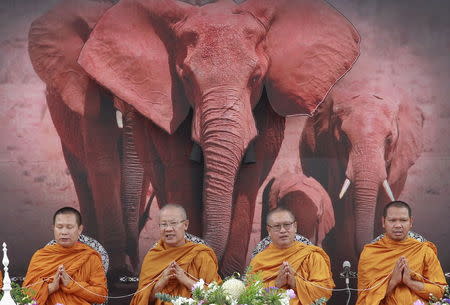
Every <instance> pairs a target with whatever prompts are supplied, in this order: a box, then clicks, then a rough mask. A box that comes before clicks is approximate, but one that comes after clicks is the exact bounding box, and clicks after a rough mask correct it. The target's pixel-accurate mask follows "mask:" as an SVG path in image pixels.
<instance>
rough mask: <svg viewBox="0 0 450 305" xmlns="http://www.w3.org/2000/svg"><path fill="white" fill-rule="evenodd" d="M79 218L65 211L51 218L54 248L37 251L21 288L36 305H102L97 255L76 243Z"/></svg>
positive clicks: (101, 273) (101, 276) (102, 284)
mask: <svg viewBox="0 0 450 305" xmlns="http://www.w3.org/2000/svg"><path fill="white" fill-rule="evenodd" d="M82 230H83V225H82V220H81V214H80V212H78V211H77V210H76V209H74V208H71V207H64V208H62V209H59V210H58V211H56V213H55V214H54V216H53V233H54V235H55V240H56V244H54V245H49V246H45V247H44V248H42V249H40V250H38V251H36V253H34V255H33V257H32V258H31V262H30V265H29V266H28V271H27V275H26V276H25V281H24V282H23V286H24V287H27V286H30V289H31V290H32V291H33V292H34V293H33V294H32V295H31V297H33V298H34V299H35V300H36V301H37V302H38V304H39V305H45V304H47V305H55V304H58V303H60V304H65V305H67V304H70V305H87V304H93V303H99V304H100V303H103V302H105V300H106V296H107V295H108V290H107V288H106V277H105V270H104V269H103V266H102V261H101V258H100V255H99V254H98V253H97V251H95V250H94V249H92V248H91V247H89V246H87V245H85V244H83V243H80V242H78V238H79V236H80V234H81V232H82Z"/></svg>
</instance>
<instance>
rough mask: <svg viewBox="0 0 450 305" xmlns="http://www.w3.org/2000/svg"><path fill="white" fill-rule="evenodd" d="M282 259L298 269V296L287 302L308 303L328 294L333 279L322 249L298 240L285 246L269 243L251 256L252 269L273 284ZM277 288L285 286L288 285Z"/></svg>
mask: <svg viewBox="0 0 450 305" xmlns="http://www.w3.org/2000/svg"><path fill="white" fill-rule="evenodd" d="M283 262H288V263H289V265H290V266H291V268H292V269H293V270H294V271H295V272H296V273H297V274H296V275H295V289H294V290H295V294H296V295H297V297H296V298H294V299H291V301H290V305H310V304H311V303H313V302H314V301H315V300H317V299H320V298H322V297H325V298H327V299H329V298H330V296H331V294H332V289H333V287H334V282H333V276H332V274H331V271H330V270H331V265H330V258H329V257H328V255H327V254H326V253H325V251H323V250H322V249H321V248H319V247H316V246H311V245H306V244H304V243H301V242H298V241H294V242H293V244H292V245H291V246H290V247H289V248H286V249H280V248H277V247H276V246H275V245H274V244H273V243H271V244H270V245H269V246H268V247H267V248H266V249H264V250H263V251H261V252H260V253H258V254H257V255H255V257H254V258H253V259H252V260H251V262H250V267H251V272H252V273H258V272H261V273H262V278H263V281H264V285H265V286H266V287H271V286H275V279H276V277H277V276H278V272H279V270H280V266H281V264H282V263H283ZM305 280H306V281H308V282H311V283H313V285H312V284H310V283H307V282H305ZM314 285H317V286H321V287H324V288H327V289H322V288H319V287H317V286H314ZM278 288H284V289H288V287H287V286H286V287H278Z"/></svg>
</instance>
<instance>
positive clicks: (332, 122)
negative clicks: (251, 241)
mask: <svg viewBox="0 0 450 305" xmlns="http://www.w3.org/2000/svg"><path fill="white" fill-rule="evenodd" d="M359 63H360V62H358V63H357V64H356V65H355V66H354V68H353V69H352V71H350V72H349V73H348V74H347V75H346V76H345V77H344V78H343V79H342V80H340V81H339V83H337V84H336V86H335V87H334V88H333V89H332V90H331V92H330V94H329V95H328V96H327V98H326V100H325V102H324V103H322V104H321V106H320V108H319V110H318V113H317V115H316V116H315V117H313V118H309V119H308V121H307V123H306V125H305V128H304V129H303V133H302V140H301V144H300V157H301V161H302V167H303V170H304V172H305V174H306V175H309V176H312V177H314V178H316V179H317V180H318V181H319V182H320V183H321V184H322V185H323V186H324V188H325V189H326V190H327V191H328V193H329V194H330V197H331V200H332V202H333V206H334V212H335V215H336V226H335V228H334V230H332V231H331V232H330V234H329V235H328V236H327V238H326V239H325V241H324V248H325V249H326V250H327V251H328V252H329V253H330V255H331V256H332V257H333V259H334V261H335V264H334V267H335V268H336V270H339V268H340V265H341V264H342V262H343V261H344V260H350V261H351V262H352V263H353V265H356V262H357V258H358V256H359V253H360V252H361V250H362V249H363V247H364V245H365V244H366V243H367V242H369V241H371V240H372V239H373V238H374V237H375V236H376V235H378V234H380V233H382V228H381V216H382V210H383V208H384V206H385V205H386V204H387V203H388V202H389V201H392V200H394V199H397V198H398V197H399V195H400V193H401V191H402V190H403V187H404V185H405V181H406V178H407V176H408V170H409V168H410V167H411V166H412V165H413V164H414V162H415V161H416V160H417V158H418V157H419V155H420V154H421V152H422V146H423V144H422V143H423V138H422V128H423V114H422V111H421V110H420V109H419V108H418V107H417V105H416V101H415V100H414V98H412V97H411V96H409V95H408V94H407V93H406V92H404V90H402V89H401V88H399V87H398V86H396V85H395V82H393V81H392V80H391V79H390V78H389V77H388V76H387V75H380V74H378V75H377V74H376V73H374V74H372V75H371V74H369V73H368V72H367V71H368V70H367V69H362V68H360V67H359Z"/></svg>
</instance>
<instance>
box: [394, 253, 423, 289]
mask: <svg viewBox="0 0 450 305" xmlns="http://www.w3.org/2000/svg"><path fill="white" fill-rule="evenodd" d="M400 284H404V285H406V286H408V287H409V288H410V289H412V290H414V291H418V290H422V289H423V283H422V282H419V281H415V280H413V279H412V278H411V269H409V266H408V260H407V259H406V257H404V256H401V257H400V258H399V259H398V261H397V262H396V263H395V266H394V270H393V271H392V275H391V279H390V281H389V285H388V290H387V293H386V294H387V295H388V294H390V293H391V292H392V291H393V290H394V288H395V287H397V286H398V285H400Z"/></svg>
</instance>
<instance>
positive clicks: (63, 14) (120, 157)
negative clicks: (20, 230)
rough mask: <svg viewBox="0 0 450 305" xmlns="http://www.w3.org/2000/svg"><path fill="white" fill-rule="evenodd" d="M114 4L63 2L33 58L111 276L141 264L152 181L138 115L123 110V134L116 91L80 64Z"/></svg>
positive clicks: (42, 26)
mask: <svg viewBox="0 0 450 305" xmlns="http://www.w3.org/2000/svg"><path fill="white" fill-rule="evenodd" d="M111 6H112V3H110V2H108V1H89V0H66V1H62V2H60V3H58V4H57V5H56V6H55V7H53V8H52V9H51V10H49V11H48V12H47V13H45V14H44V15H43V16H41V17H39V18H38V19H36V20H35V21H34V22H33V23H32V25H31V28H30V32H29V55H30V59H31V63H32V65H33V67H34V69H35V71H36V73H37V74H38V76H39V77H40V78H41V79H42V80H43V81H44V82H45V84H46V98H47V104H48V107H49V111H50V114H51V117H52V120H53V123H54V125H55V128H56V131H57V133H58V135H59V137H60V139H61V146H62V150H63V153H64V158H65V161H66V164H67V167H68V169H69V171H70V174H71V176H72V180H73V183H74V186H75V190H76V193H77V197H78V201H79V205H80V210H81V214H82V216H83V222H84V227H85V231H86V234H88V235H89V236H92V237H94V238H96V239H98V240H99V241H100V242H101V243H102V244H103V245H104V246H105V248H106V249H107V251H108V253H109V255H110V258H111V271H112V272H116V271H118V272H119V270H123V269H124V268H125V255H126V254H128V255H129V256H130V259H131V262H132V264H133V265H134V267H135V268H137V267H138V251H137V241H138V234H139V233H138V231H139V225H138V222H139V218H140V217H141V216H142V215H143V211H144V209H143V205H144V203H145V195H146V189H147V188H148V184H149V180H148V178H145V177H144V176H143V174H144V173H143V168H142V164H141V163H140V160H139V159H138V157H137V154H136V151H135V149H134V141H133V140H132V137H131V134H132V133H133V126H134V125H133V122H134V121H133V119H132V115H131V114H129V112H125V111H122V112H123V115H122V117H121V118H120V120H119V121H120V123H122V124H123V129H119V128H118V126H117V124H116V109H120V110H122V109H121V108H122V107H120V103H119V102H116V103H114V101H113V100H114V97H113V95H112V94H111V92H109V91H108V90H107V89H105V88H103V87H101V86H100V85H99V84H98V83H96V82H95V81H94V80H93V79H92V78H91V77H90V76H89V75H88V74H87V73H86V72H85V71H84V70H83V69H82V68H81V67H80V66H79V64H78V63H77V60H78V56H79V54H80V51H81V48H82V47H83V45H84V43H85V41H86V39H87V38H88V37H89V35H90V33H91V31H92V29H93V27H94V25H95V24H96V22H97V21H98V20H99V18H100V17H101V16H102V15H103V14H104V13H105V12H106V11H107V10H108V9H109V8H110V7H111ZM130 139H131V141H130ZM129 168H132V169H133V170H132V171H130V170H126V169H129ZM55 208H56V207H55ZM124 224H125V225H124Z"/></svg>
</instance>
